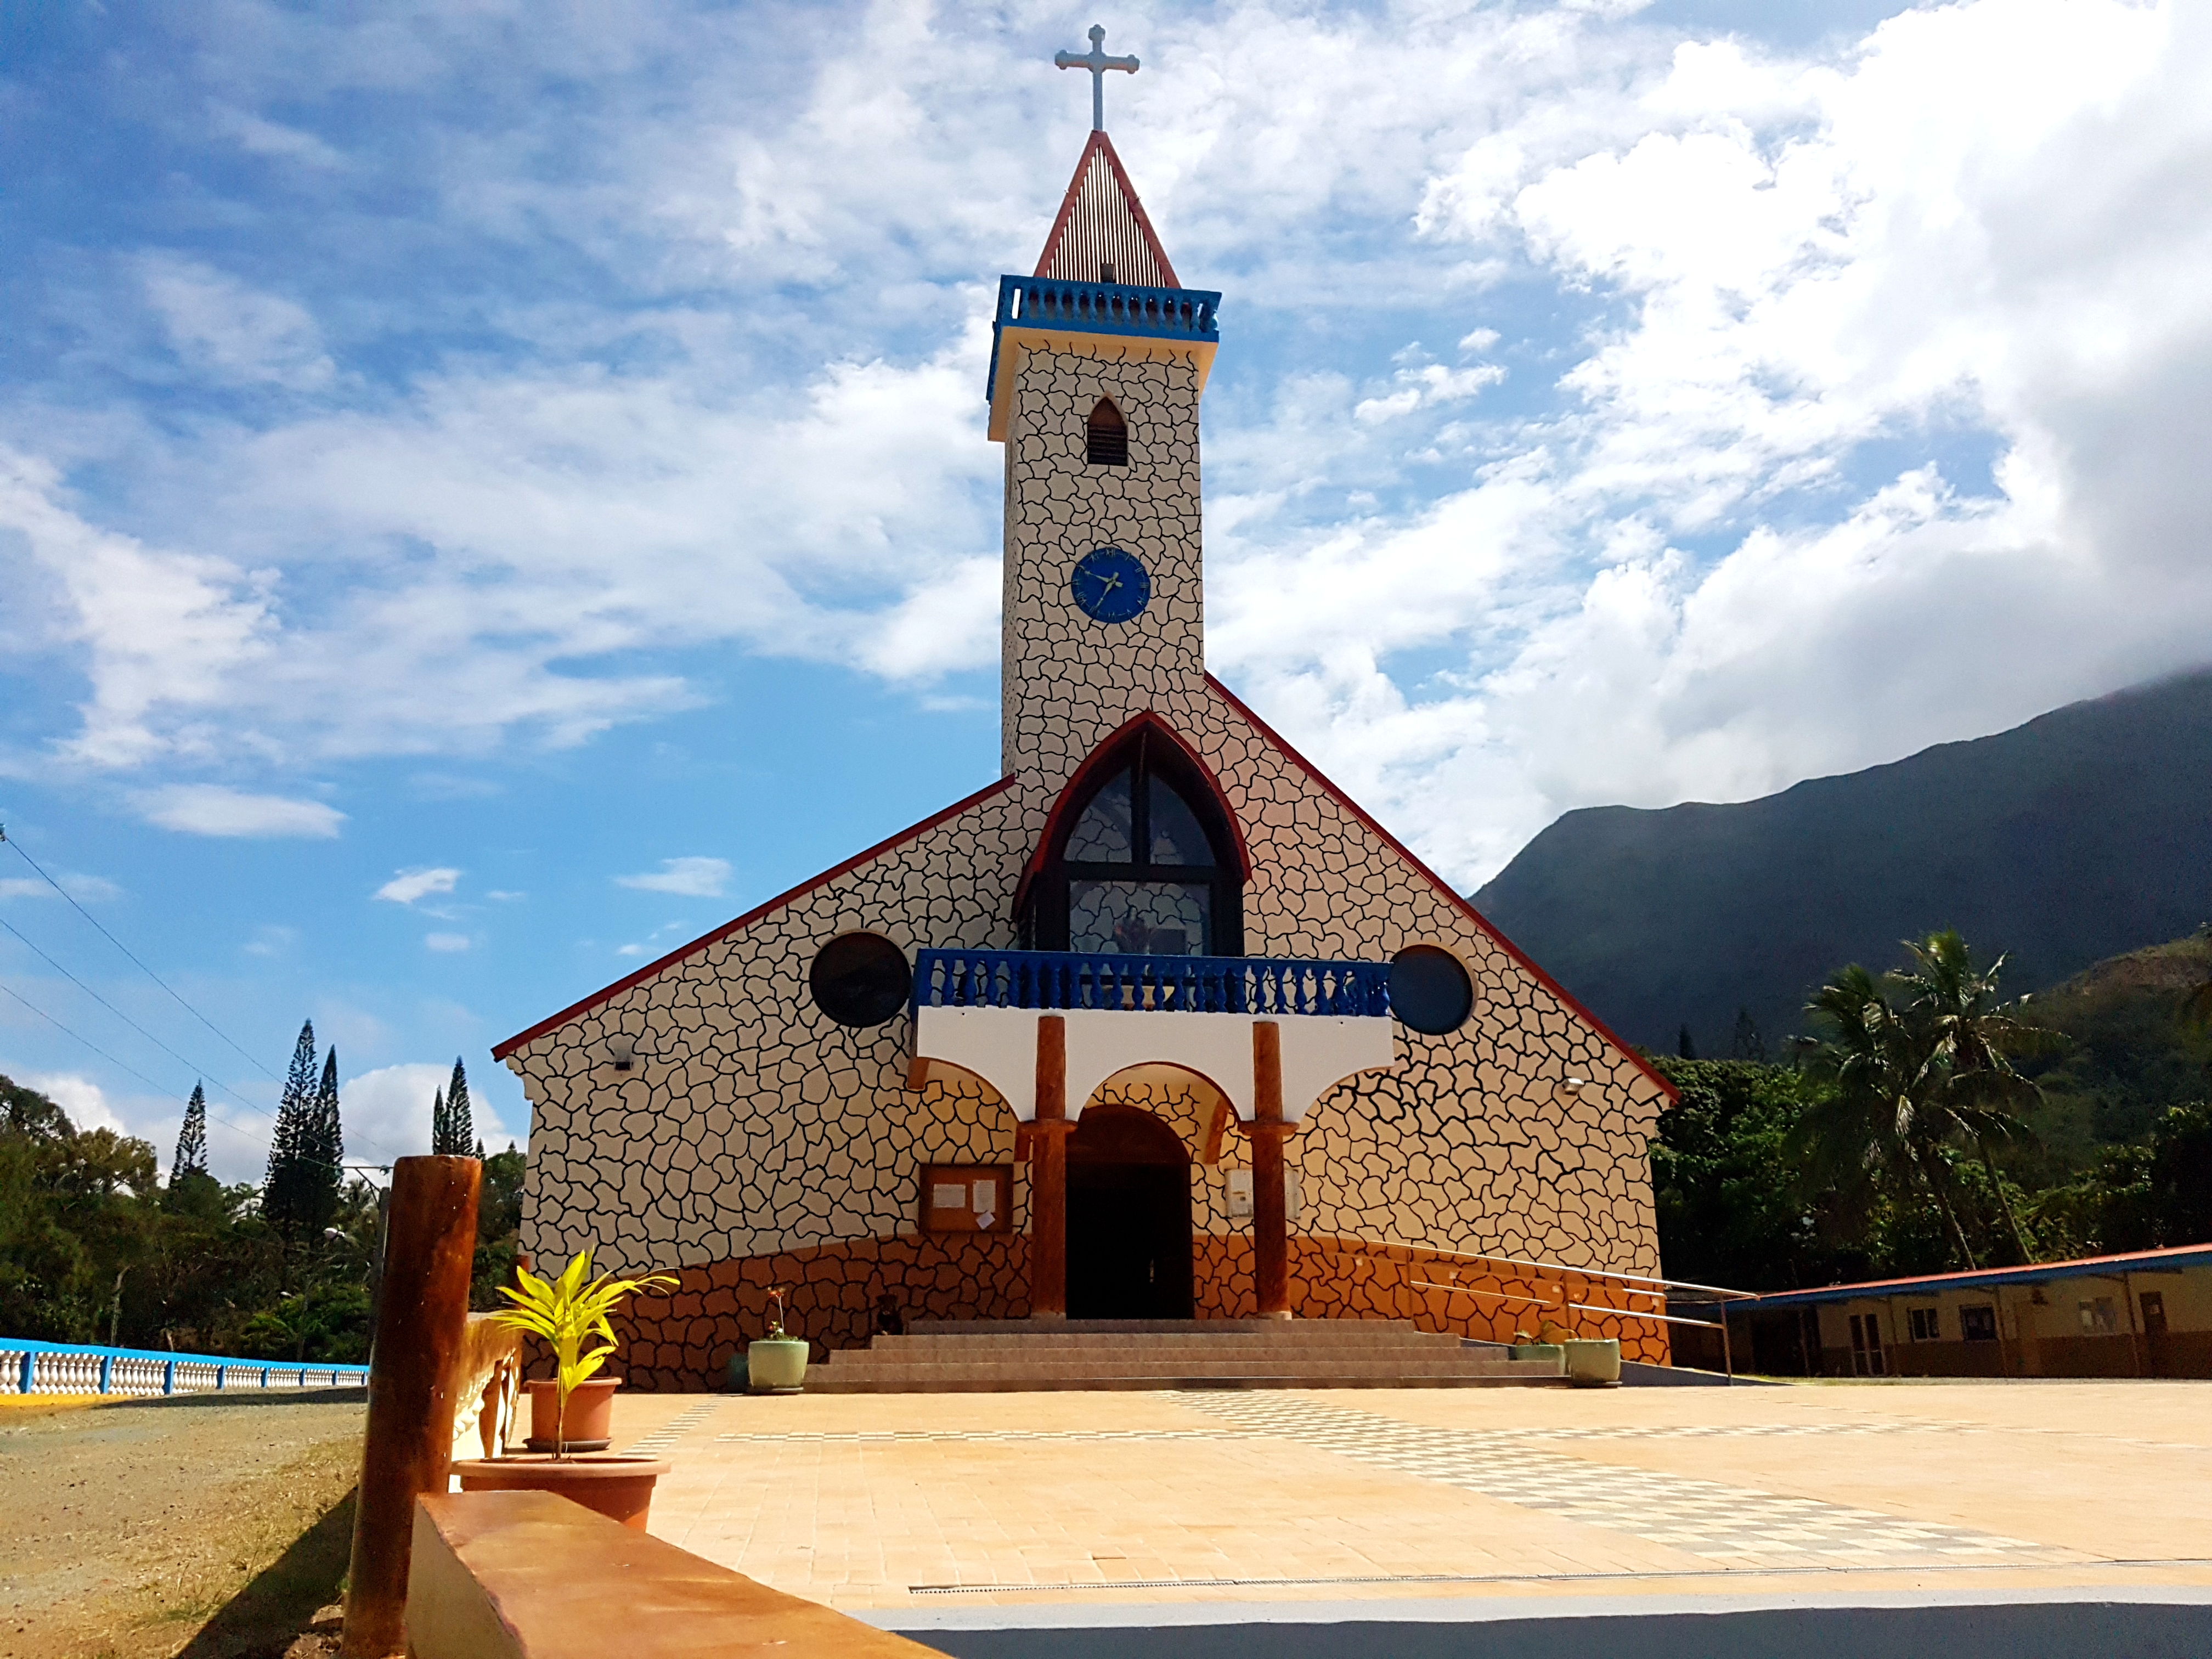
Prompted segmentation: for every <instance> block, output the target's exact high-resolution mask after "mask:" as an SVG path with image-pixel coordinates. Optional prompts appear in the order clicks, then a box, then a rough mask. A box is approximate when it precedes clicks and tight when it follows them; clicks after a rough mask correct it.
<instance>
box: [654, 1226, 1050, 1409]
mask: <svg viewBox="0 0 2212 1659" xmlns="http://www.w3.org/2000/svg"><path fill="white" fill-rule="evenodd" d="M676 1278H677V1279H678V1281H679V1282H678V1288H677V1289H675V1290H673V1291H668V1292H666V1293H665V1294H662V1295H653V1296H635V1297H631V1298H630V1299H629V1303H628V1304H626V1305H625V1306H624V1307H623V1310H622V1311H621V1312H619V1313H617V1315H616V1316H615V1318H614V1326H615V1334H616V1337H617V1340H618V1341H619V1342H620V1343H621V1348H622V1352H621V1357H620V1359H619V1360H618V1362H617V1364H619V1365H620V1367H621V1370H622V1371H623V1376H624V1377H625V1379H626V1380H627V1382H628V1384H629V1387H631V1388H633V1389H648V1390H656V1391H665V1390H671V1389H674V1390H681V1391H684V1392H687V1393H689V1392H696V1391H698V1390H701V1389H719V1388H720V1387H722V1386H723V1381H724V1377H725V1375H726V1368H727V1366H728V1364H729V1360H730V1356H731V1355H732V1354H733V1353H742V1352H744V1346H745V1344H746V1343H748V1342H750V1341H751V1340H753V1339H754V1338H755V1337H757V1336H763V1335H765V1334H767V1332H768V1325H769V1291H770V1290H772V1289H774V1288H775V1286H777V1285H784V1286H787V1291H786V1293H785V1296H784V1328H785V1329H786V1330H787V1331H789V1332H790V1333H791V1334H793V1335H794V1336H803V1337H805V1338H806V1339H807V1340H809V1341H810V1342H811V1343H812V1344H813V1345H814V1358H815V1359H816V1360H817V1361H819V1360H820V1359H822V1358H823V1357H824V1356H825V1355H826V1354H827V1353H828V1352H829V1350H830V1349H832V1348H857V1347H865V1346H867V1342H868V1339H869V1338H870V1337H871V1336H872V1334H874V1332H875V1328H876V1305H877V1303H878V1301H879V1300H880V1299H881V1298H883V1297H886V1296H888V1297H890V1298H891V1299H892V1300H893V1302H894V1303H896V1305H897V1307H898V1309H899V1311H900V1313H901V1315H902V1317H904V1318H907V1319H1019V1318H1022V1317H1024V1316H1025V1315H1027V1314H1028V1312H1029V1310H1030V1241H1029V1239H1028V1237H1027V1236H1026V1235H1024V1234H1021V1233H950V1234H931V1235H928V1236H926V1237H918V1238H916V1237H908V1238H870V1239H860V1240H856V1241H854V1243H849V1244H835V1245H825V1246H823V1247H822V1248H820V1249H811V1250H788V1251H783V1252H781V1253H779V1254H777V1255H757V1256H746V1257H742V1258H740V1259H738V1260H735V1261H717V1262H714V1264H712V1265H711V1266H708V1267H686V1268H684V1269H682V1270H681V1271H680V1272H678V1273H677V1274H676Z"/></svg>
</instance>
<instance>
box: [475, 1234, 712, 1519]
mask: <svg viewBox="0 0 2212 1659" xmlns="http://www.w3.org/2000/svg"><path fill="white" fill-rule="evenodd" d="M591 1272H592V1253H591V1251H589V1250H588V1249H586V1250H580V1251H578V1252H577V1253H576V1255H575V1257H574V1260H572V1261H570V1262H569V1263H568V1267H567V1268H566V1269H565V1270H564V1271H563V1272H562V1274H561V1276H560V1278H558V1279H551V1280H548V1279H540V1278H538V1276H537V1275H536V1274H535V1273H532V1272H531V1271H530V1270H529V1269H528V1268H527V1267H520V1268H517V1269H516V1274H515V1276H516V1277H517V1278H518V1279H520V1281H521V1285H520V1289H512V1288H508V1287H506V1286H502V1287H501V1291H500V1294H501V1295H502V1296H504V1297H507V1299H508V1300H509V1301H511V1302H513V1304H514V1306H513V1307H512V1308H507V1309H505V1310H501V1312H499V1313H496V1314H495V1315H493V1316H492V1317H494V1318H495V1319H496V1320H498V1321H499V1322H500V1323H501V1324H502V1325H507V1326H509V1327H511V1328H513V1329H515V1330H518V1331H523V1332H526V1333H528V1334H531V1335H532V1336H538V1337H542V1338H544V1340H545V1343H546V1345H547V1346H549V1347H550V1348H551V1349H552V1350H553V1362H554V1367H555V1374H554V1376H552V1378H551V1379H550V1381H547V1382H543V1383H532V1384H531V1385H530V1389H531V1401H530V1403H531V1428H532V1436H531V1438H530V1441H529V1444H530V1445H531V1446H532V1448H533V1450H532V1451H531V1452H529V1453H527V1454H525V1455H520V1456H514V1455H509V1456H507V1457H497V1458H465V1459H461V1460H459V1461H457V1462H455V1463H454V1464H453V1473H454V1474H457V1475H459V1477H460V1481H461V1490H462V1491H463V1492H513V1491H516V1490H530V1491H537V1492H558V1493H559V1494H560V1495H561V1496H562V1497H563V1498H570V1499H573V1500H574V1502H576V1503H579V1504H582V1505H583V1506H584V1507H585V1508H586V1509H588V1510H598V1511H599V1513H600V1514H602V1515H605V1516H611V1517H612V1518H614V1519H615V1520H617V1521H620V1522H623V1523H624V1524H625V1525H627V1526H632V1527H636V1528H640V1529H642V1528H644V1526H645V1522H646V1515H647V1510H649V1509H650V1508H651V1506H652V1504H653V1484H654V1482H656V1481H658V1480H659V1479H660V1477H661V1476H662V1475H664V1474H667V1473H668V1465H667V1463H665V1462H663V1461H662V1460H660V1459H659V1458H655V1457H620V1456H609V1455H605V1453H604V1451H602V1450H599V1449H600V1448H604V1447H605V1445H606V1444H607V1443H608V1440H609V1438H610V1436H609V1435H607V1434H605V1433H599V1432H594V1430H603V1429H605V1428H606V1427H607V1426H608V1423H607V1420H606V1419H609V1418H611V1416H612V1414H613V1403H614V1402H613V1398H612V1395H613V1391H614V1389H615V1388H616V1386H617V1385H616V1383H615V1382H614V1381H613V1380H612V1379H611V1378H608V1379H604V1386H603V1387H601V1388H599V1390H598V1393H599V1395H600V1399H599V1402H598V1409H599V1416H600V1420H599V1422H598V1423H597V1424H593V1423H592V1422H590V1421H588V1420H582V1421H572V1419H571V1416H570V1413H571V1409H572V1405H573V1404H574V1395H576V1394H577V1392H578V1391H579V1389H586V1388H589V1387H591V1386H592V1376H593V1374H594V1373H596V1372H597V1371H598V1370H599V1367H600V1366H602V1365H604V1364H606V1362H607V1358H608V1357H609V1356H610V1355H611V1354H612V1353H613V1352H614V1351H615V1333H614V1327H613V1326H612V1325H611V1324H610V1323H609V1322H608V1321H607V1316H608V1315H609V1314H610V1313H611V1312H612V1311H613V1310H614V1308H615V1306H616V1304H618V1303H619V1302H621V1300H622V1299H623V1297H626V1296H628V1295H629V1294H630V1293H631V1292H632V1291H641V1290H647V1289H651V1288H653V1287H656V1286H660V1285H666V1286H668V1287H670V1288H671V1289H672V1288H673V1287H674V1286H675V1284H676V1281H675V1280H674V1279H671V1278H670V1277H669V1276H668V1275H667V1274H665V1273H654V1274H651V1275H649V1276H647V1277H646V1278H644V1279H617V1278H615V1277H614V1276H613V1275H612V1274H610V1273H602V1274H600V1275H599V1277H598V1278H596V1279H593V1278H592V1277H591V1276H590V1275H591ZM593 1340H598V1341H599V1346H597V1347H593V1348H588V1349H587V1348H586V1344H587V1343H590V1342H592V1341H593ZM541 1398H550V1403H551V1405H552V1408H553V1409H552V1413H551V1421H550V1423H549V1422H546V1421H545V1420H544V1419H543V1418H542V1417H541V1416H540V1402H541ZM572 1428H574V1430H576V1431H577V1432H575V1433H574V1434H572V1433H571V1432H570V1431H571V1429H572ZM548 1430H550V1433H548V1432H547V1431H548ZM587 1447H588V1448H592V1452H591V1455H584V1456H579V1455H577V1454H578V1453H579V1452H581V1451H584V1450H586V1448H587Z"/></svg>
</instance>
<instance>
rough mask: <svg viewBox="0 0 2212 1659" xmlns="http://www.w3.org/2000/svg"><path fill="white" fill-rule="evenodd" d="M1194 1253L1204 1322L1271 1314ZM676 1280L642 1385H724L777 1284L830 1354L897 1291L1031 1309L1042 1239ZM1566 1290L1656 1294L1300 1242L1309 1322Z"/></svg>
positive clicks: (1451, 1316)
mask: <svg viewBox="0 0 2212 1659" xmlns="http://www.w3.org/2000/svg"><path fill="white" fill-rule="evenodd" d="M1192 1249H1193V1255H1194V1260H1193V1262H1192V1267H1193V1275H1192V1277H1193V1280H1194V1284H1193V1301H1194V1307H1193V1311H1194V1313H1195V1314H1196V1316H1198V1317H1199V1318H1200V1319H1243V1318H1249V1317H1251V1316H1253V1314H1255V1312H1256V1311H1257V1304H1256V1300H1255V1292H1254V1290H1253V1282H1252V1241H1251V1240H1250V1239H1249V1237H1239V1236H1235V1235H1231V1236H1230V1237H1218V1236H1201V1237H1198V1238H1196V1239H1194V1240H1193V1241H1192ZM676 1277H677V1278H678V1281H679V1284H678V1288H677V1289H676V1290H674V1291H668V1292H665V1293H663V1294H656V1295H650V1296H636V1297H631V1298H630V1300H629V1303H628V1304H627V1305H626V1306H625V1307H624V1308H623V1310H622V1311H621V1312H620V1313H618V1314H617V1316H616V1317H615V1321H614V1324H615V1328H616V1336H617V1340H619V1342H620V1344H621V1355H620V1358H619V1359H618V1360H617V1366H618V1368H619V1369H620V1370H621V1371H622V1373H623V1376H624V1377H625V1378H626V1380H627V1383H628V1385H629V1387H631V1388H633V1389H645V1390H648V1391H668V1390H677V1391H683V1392H696V1391H699V1390H702V1389H720V1388H721V1387H722V1386H723V1385H724V1377H725V1375H726V1367H727V1365H728V1364H729V1360H730V1356H731V1355H732V1354H735V1353H742V1352H744V1346H745V1344H746V1343H748V1342H750V1341H751V1340H753V1339H754V1338H755V1337H757V1336H761V1335H763V1334H766V1332H767V1330H768V1324H769V1291H770V1290H771V1289H772V1288H774V1287H775V1286H777V1285H784V1286H787V1287H788V1288H787V1293H786V1295H785V1298H784V1325H785V1328H786V1329H787V1330H788V1331H790V1332H791V1333H792V1334H793V1335H796V1336H804V1337H805V1338H806V1339H807V1340H809V1341H811V1343H812V1344H813V1345H814V1358H815V1359H816V1360H817V1362H818V1361H820V1360H821V1359H823V1358H824V1357H826V1355H827V1354H828V1352H829V1350H831V1349H833V1348H851V1347H864V1346H866V1344H867V1342H868V1340H869V1338H870V1337H871V1336H872V1334H874V1332H875V1329H876V1309H877V1304H878V1302H879V1301H880V1300H881V1299H882V1298H884V1297H890V1299H891V1300H892V1302H893V1303H894V1304H896V1307H897V1309H898V1310H899V1313H900V1315H901V1316H902V1318H904V1319H907V1320H915V1319H1020V1318H1023V1317H1025V1316H1027V1315H1028V1313H1029V1239H1028V1238H1027V1237H1026V1236H1024V1235H1023V1234H1019V1233H954V1234H944V1235H928V1236H925V1237H904V1238H878V1239H863V1240H858V1241H855V1242H854V1243H849V1244H840V1245H829V1246H824V1247H823V1248H820V1249H810V1250H791V1251H785V1252H781V1253H780V1254H777V1255H763V1256H750V1257H745V1258H742V1259H739V1260H735V1261H718V1262H714V1263H713V1264H712V1265H710V1266H707V1267H686V1268H684V1269H682V1270H681V1271H680V1272H678V1274H677V1275H676ZM1438 1287H1445V1288H1438ZM1562 1291H1564V1292H1565V1296H1564V1298H1563V1297H1562ZM1470 1292H1480V1294H1470ZM1509 1297H1517V1298H1522V1300H1517V1301H1516V1300H1508V1299H1506V1298H1509ZM1562 1299H1564V1300H1565V1301H1568V1302H1578V1303H1583V1304H1588V1305H1589V1306H1594V1307H1595V1306H1606V1307H1617V1308H1622V1309H1628V1308H1634V1307H1638V1306H1639V1305H1643V1301H1644V1299H1643V1298H1640V1297H1635V1296H1633V1295H1626V1294H1624V1293H1623V1292H1622V1291H1621V1290H1620V1286H1618V1285H1614V1284H1613V1283H1612V1282H1611V1281H1609V1280H1606V1279H1588V1278H1584V1277H1583V1275H1581V1274H1578V1273H1556V1272H1552V1271H1550V1270H1538V1269H1534V1268H1514V1267H1499V1266H1495V1265H1491V1266H1484V1267H1476V1266H1474V1264H1470V1263H1468V1262H1465V1261H1456V1260H1455V1259H1453V1258H1452V1257H1449V1256H1445V1255H1435V1254H1431V1253H1430V1252H1426V1251H1422V1250H1418V1249H1409V1248H1407V1247H1406V1246H1403V1245H1379V1244H1371V1243H1364V1242H1363V1241H1361V1240H1358V1239H1345V1238H1297V1237H1294V1238H1292V1239H1291V1307H1292V1309H1293V1310H1295V1311H1296V1313H1297V1316H1298V1317H1300V1318H1301V1319H1403V1320H1406V1321H1408V1322H1411V1323H1413V1325H1415V1326H1416V1327H1418V1328H1420V1329H1422V1330H1425V1331H1450V1332H1454V1333H1455V1334H1459V1335H1461V1336H1468V1337H1474V1338H1477V1339H1479V1340H1483V1341H1487V1342H1510V1341H1511V1340H1513V1338H1514V1334H1515V1332H1516V1330H1519V1329H1526V1330H1530V1331H1534V1329H1535V1328H1536V1326H1537V1322H1539V1321H1540V1320H1541V1319H1542V1318H1543V1317H1544V1316H1545V1313H1544V1307H1539V1306H1536V1305H1534V1304H1537V1303H1541V1304H1544V1306H1545V1307H1549V1308H1552V1309H1553V1310H1557V1309H1558V1307H1559V1303H1560V1302H1561V1301H1562ZM1651 1305H1652V1306H1654V1307H1655V1308H1656V1304H1651ZM1553 1317H1554V1318H1564V1319H1565V1320H1566V1321H1569V1322H1571V1328H1572V1331H1573V1334H1576V1335H1577V1336H1595V1337H1608V1336H1609V1337H1617V1338H1619V1339H1620V1352H1621V1357H1622V1358H1625V1359H1632V1360H1640V1361H1642V1362H1644V1364H1654V1365H1664V1364H1668V1363H1669V1353H1668V1340H1667V1327H1665V1326H1664V1325H1658V1324H1654V1323H1652V1322H1650V1321H1646V1320H1641V1319H1632V1318H1627V1317H1624V1316H1614V1315H1606V1314H1589V1313H1573V1314H1569V1315H1565V1316H1561V1315H1559V1314H1558V1313H1556V1312H1554V1314H1553ZM533 1374H535V1373H534V1372H533Z"/></svg>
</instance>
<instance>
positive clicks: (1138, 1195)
mask: <svg viewBox="0 0 2212 1659" xmlns="http://www.w3.org/2000/svg"><path fill="white" fill-rule="evenodd" d="M1190 1256H1191V1239H1190V1154H1189V1152H1188V1151H1186V1150H1185V1149H1184V1146H1183V1144H1182V1140H1181V1139H1180V1138H1178V1137H1177V1136H1176V1133H1175V1131H1174V1130H1172V1129H1170V1128H1169V1127H1167V1125H1166V1124H1164V1123H1162V1122H1161V1121H1159V1120H1158V1118H1156V1117H1154V1116H1153V1115H1152V1114H1151V1113H1149V1112H1145V1111H1139V1110H1135V1109H1131V1108H1128V1107H1108V1106H1093V1107H1091V1108H1090V1109H1087V1110H1085V1113H1084V1114H1083V1115H1082V1117H1081V1118H1080V1119H1079V1120H1078V1121H1077V1124H1076V1129H1075V1133H1073V1134H1071V1135H1070V1136H1068V1138H1067V1314H1068V1317H1069V1318H1071V1319H1188V1318H1189V1317H1190V1316H1191V1259H1190Z"/></svg>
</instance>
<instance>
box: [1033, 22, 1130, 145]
mask: <svg viewBox="0 0 2212 1659" xmlns="http://www.w3.org/2000/svg"><path fill="white" fill-rule="evenodd" d="M1052 61H1053V62H1054V64H1057V65H1059V66H1060V68H1061V69H1080V70H1090V71H1091V131H1093V132H1103V131H1106V71H1107V70H1109V69H1110V70H1127V72H1128V73H1129V74H1131V75H1134V74H1135V73H1136V72H1137V60H1136V59H1135V58H1109V57H1108V56H1107V55H1106V27H1105V25H1104V24H1103V23H1093V24H1092V25H1091V50H1090V51H1089V52H1080V53H1078V52H1054V54H1053V58H1052Z"/></svg>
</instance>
